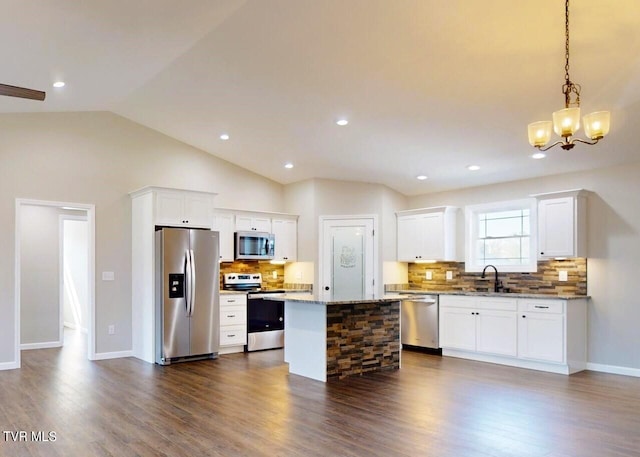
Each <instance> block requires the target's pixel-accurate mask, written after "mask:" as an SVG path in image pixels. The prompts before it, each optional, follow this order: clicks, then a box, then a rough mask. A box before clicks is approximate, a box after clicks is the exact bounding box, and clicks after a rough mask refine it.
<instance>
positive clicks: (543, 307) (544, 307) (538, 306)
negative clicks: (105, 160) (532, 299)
mask: <svg viewBox="0 0 640 457" xmlns="http://www.w3.org/2000/svg"><path fill="white" fill-rule="evenodd" d="M534 308H540V309H549V307H548V306H540V305H535V306H534Z"/></svg>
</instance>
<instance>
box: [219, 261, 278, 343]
mask: <svg viewBox="0 0 640 457" xmlns="http://www.w3.org/2000/svg"><path fill="white" fill-rule="evenodd" d="M223 289H224V290H233V291H236V292H247V345H246V346H245V348H244V349H245V351H248V352H249V351H260V350H263V349H276V348H282V347H284V303H283V302H280V301H274V300H270V299H269V297H274V294H283V293H284V290H281V289H267V290H265V289H262V275H261V274H260V273H225V274H224V276H223Z"/></svg>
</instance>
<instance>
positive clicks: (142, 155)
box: [0, 112, 284, 366]
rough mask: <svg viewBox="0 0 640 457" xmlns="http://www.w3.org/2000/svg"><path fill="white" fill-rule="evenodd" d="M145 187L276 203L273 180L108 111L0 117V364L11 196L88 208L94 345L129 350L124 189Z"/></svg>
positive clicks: (278, 195)
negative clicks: (107, 277)
mask: <svg viewBox="0 0 640 457" xmlns="http://www.w3.org/2000/svg"><path fill="white" fill-rule="evenodd" d="M148 185H157V186H166V187H176V188H184V189H193V190H202V191H209V192H217V193H218V194H219V195H218V196H217V197H216V202H215V203H216V206H220V207H230V208H234V207H235V208H241V207H244V205H243V204H242V201H243V200H244V201H251V202H252V203H253V204H254V205H255V208H245V209H260V210H263V211H274V212H282V211H283V210H284V201H283V187H282V186H281V185H280V184H277V183H275V182H273V181H270V180H268V179H266V178H262V177H260V176H258V175H256V174H254V173H251V172H249V171H247V170H244V169H241V168H239V167H237V166H235V165H232V164H230V163H229V162H226V161H223V160H220V159H218V158H216V157H213V156H212V155H210V154H207V153H205V152H202V151H200V150H197V149H195V148H193V147H190V146H188V145H185V144H184V143H181V142H179V141H176V140H173V139H171V138H169V137H167V136H165V135H162V134H160V133H158V132H156V131H153V130H151V129H148V128H146V127H142V126H140V125H138V124H135V123H133V122H131V121H129V120H126V119H124V118H122V117H120V116H117V115H115V114H112V113H106V112H93V113H25V114H2V115H0V252H3V253H4V254H5V255H3V256H2V257H0V289H1V290H3V291H4V293H3V294H2V295H1V296H0V315H2V319H1V320H0V366H1V365H2V364H3V363H4V364H10V363H12V362H15V360H14V354H15V337H16V336H15V332H14V322H15V315H14V292H13V291H14V279H15V278H14V250H15V249H14V244H15V242H14V231H15V229H14V227H15V199H16V198H29V199H38V200H53V201H73V202H78V203H90V204H95V205H96V278H97V280H96V351H97V352H98V353H101V352H118V351H127V350H131V279H130V278H131V201H130V199H129V195H128V193H129V192H130V191H132V190H135V189H139V188H141V187H144V186H148ZM56 244H57V243H56ZM102 271H113V272H115V281H108V282H103V281H101V280H100V278H101V272H102ZM109 324H115V325H116V327H117V329H118V331H117V333H116V335H111V336H110V335H108V334H107V325H109Z"/></svg>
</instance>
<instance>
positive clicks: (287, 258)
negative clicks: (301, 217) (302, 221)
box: [271, 218, 298, 262]
mask: <svg viewBox="0 0 640 457" xmlns="http://www.w3.org/2000/svg"><path fill="white" fill-rule="evenodd" d="M271 227H272V230H273V234H274V236H275V243H276V245H275V256H274V259H273V260H276V261H280V262H295V261H296V259H297V256H298V221H297V220H296V219H276V218H274V219H272V220H271Z"/></svg>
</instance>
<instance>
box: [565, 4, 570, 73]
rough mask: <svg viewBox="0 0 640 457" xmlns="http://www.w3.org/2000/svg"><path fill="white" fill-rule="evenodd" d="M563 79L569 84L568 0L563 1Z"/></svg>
mask: <svg viewBox="0 0 640 457" xmlns="http://www.w3.org/2000/svg"><path fill="white" fill-rule="evenodd" d="M564 37H565V42H564V58H565V62H566V63H565V65H564V79H565V81H566V82H567V84H569V83H570V82H571V80H570V78H569V0H567V2H566V3H565V6H564Z"/></svg>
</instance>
